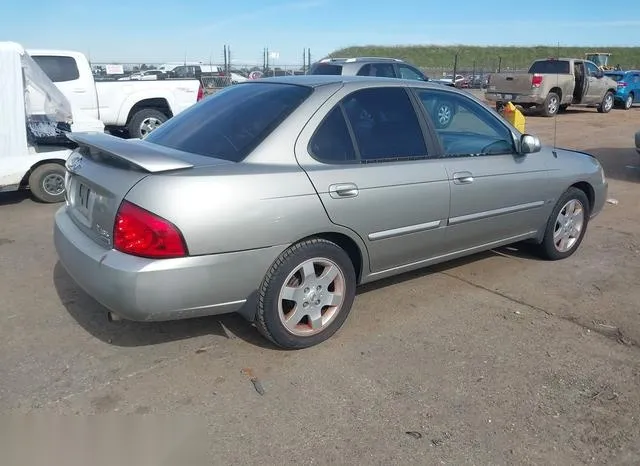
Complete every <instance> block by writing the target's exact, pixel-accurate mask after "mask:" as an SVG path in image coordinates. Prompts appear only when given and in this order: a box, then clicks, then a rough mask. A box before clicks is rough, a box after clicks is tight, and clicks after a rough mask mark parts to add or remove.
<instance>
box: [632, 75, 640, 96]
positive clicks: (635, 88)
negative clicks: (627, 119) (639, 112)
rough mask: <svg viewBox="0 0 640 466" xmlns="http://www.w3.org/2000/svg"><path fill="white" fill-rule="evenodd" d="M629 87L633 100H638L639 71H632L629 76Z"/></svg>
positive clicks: (639, 92) (639, 94)
mask: <svg viewBox="0 0 640 466" xmlns="http://www.w3.org/2000/svg"><path fill="white" fill-rule="evenodd" d="M630 81H631V89H632V92H633V102H634V103H638V102H640V73H634V74H633V76H632V77H631V80H630Z"/></svg>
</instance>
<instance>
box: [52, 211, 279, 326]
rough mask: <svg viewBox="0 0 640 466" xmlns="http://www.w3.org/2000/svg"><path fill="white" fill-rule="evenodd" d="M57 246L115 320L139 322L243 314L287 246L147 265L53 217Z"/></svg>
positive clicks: (82, 284) (61, 257) (62, 218)
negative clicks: (108, 247)
mask: <svg viewBox="0 0 640 466" xmlns="http://www.w3.org/2000/svg"><path fill="white" fill-rule="evenodd" d="M54 243H55V248H56V251H57V253H58V257H59V260H60V262H61V263H62V265H63V266H64V268H65V269H66V270H67V272H68V274H69V275H70V276H71V277H72V278H73V279H74V281H75V282H76V283H77V284H78V285H79V286H80V288H82V289H83V290H84V291H85V292H86V293H87V294H88V295H90V296H91V297H92V298H94V299H95V300H96V301H98V302H99V303H100V304H102V305H103V306H104V307H106V308H107V309H108V310H110V311H112V312H113V313H114V314H116V315H118V316H120V317H122V318H124V319H129V320H135V321H162V320H176V319H185V318H190V317H200V316H206V315H216V314H226V313H229V312H237V311H241V309H242V308H243V306H245V305H252V303H253V300H252V299H251V297H252V295H254V294H255V292H256V290H257V289H258V287H259V286H260V283H261V281H262V279H263V277H264V275H265V274H266V272H267V270H268V268H269V267H270V266H271V264H272V263H273V261H274V260H275V259H276V258H277V256H278V255H279V254H280V253H281V252H282V251H283V250H284V249H285V246H282V247H280V246H273V247H269V248H263V249H256V250H251V251H242V252H233V253H226V254H213V255H206V256H195V257H185V258H177V259H161V260H154V259H145V258H140V257H135V256H130V255H128V254H123V253H121V252H119V251H116V250H114V249H105V248H104V247H101V246H100V245H98V244H96V243H94V242H93V241H92V240H91V239H90V238H88V237H87V236H86V235H85V234H84V233H83V232H82V231H81V230H80V229H78V227H76V225H75V224H74V223H73V221H72V220H71V218H70V217H69V215H68V214H67V207H66V206H63V207H61V208H60V209H59V210H58V211H57V212H56V215H55V223H54Z"/></svg>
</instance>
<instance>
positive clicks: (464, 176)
mask: <svg viewBox="0 0 640 466" xmlns="http://www.w3.org/2000/svg"><path fill="white" fill-rule="evenodd" d="M453 182H454V183H455V184H469V183H473V175H472V174H471V172H459V173H454V174H453Z"/></svg>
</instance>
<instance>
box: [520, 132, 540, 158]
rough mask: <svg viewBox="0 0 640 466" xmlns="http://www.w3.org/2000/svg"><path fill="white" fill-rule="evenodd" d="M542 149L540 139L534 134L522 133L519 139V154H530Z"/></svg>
mask: <svg viewBox="0 0 640 466" xmlns="http://www.w3.org/2000/svg"><path fill="white" fill-rule="evenodd" d="M541 149H542V144H541V143H540V139H538V138H537V137H536V136H532V135H530V134H523V135H522V138H521V139H520V153H521V154H532V153H534V152H540V150H541Z"/></svg>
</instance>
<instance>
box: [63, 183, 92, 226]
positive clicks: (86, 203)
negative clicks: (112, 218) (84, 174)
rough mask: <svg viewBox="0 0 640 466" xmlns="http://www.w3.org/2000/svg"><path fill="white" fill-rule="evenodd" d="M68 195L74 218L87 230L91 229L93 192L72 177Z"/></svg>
mask: <svg viewBox="0 0 640 466" xmlns="http://www.w3.org/2000/svg"><path fill="white" fill-rule="evenodd" d="M69 194H70V198H71V208H72V209H71V210H72V212H73V214H74V217H76V219H77V220H79V221H80V222H81V223H82V224H84V225H85V226H87V227H88V228H91V221H92V218H91V214H92V211H93V203H94V200H95V192H94V191H93V190H92V189H91V187H90V186H89V185H87V184H85V183H83V182H82V181H81V180H79V179H78V178H75V177H73V178H71V181H70V185H69Z"/></svg>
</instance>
